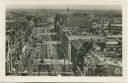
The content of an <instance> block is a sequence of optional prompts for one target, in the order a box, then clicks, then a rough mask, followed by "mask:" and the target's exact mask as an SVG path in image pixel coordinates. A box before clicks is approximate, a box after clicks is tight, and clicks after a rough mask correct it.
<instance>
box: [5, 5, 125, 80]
mask: <svg viewBox="0 0 128 83" xmlns="http://www.w3.org/2000/svg"><path fill="white" fill-rule="evenodd" d="M5 14H6V18H5V33H6V40H5V42H6V46H5V49H6V50H5V75H6V76H54V77H55V76H70V77H72V76H85V78H86V77H90V76H98V77H106V76H108V77H110V76H116V77H118V76H119V77H121V76H122V69H123V66H122V60H123V59H122V56H123V55H122V30H123V27H122V19H123V18H122V7H121V5H33V6H24V5H16V6H14V5H13V6H7V7H6V10H5Z"/></svg>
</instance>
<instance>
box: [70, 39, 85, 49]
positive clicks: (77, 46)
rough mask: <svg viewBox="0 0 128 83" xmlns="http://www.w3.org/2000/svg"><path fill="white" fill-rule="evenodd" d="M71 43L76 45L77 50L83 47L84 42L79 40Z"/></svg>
mask: <svg viewBox="0 0 128 83" xmlns="http://www.w3.org/2000/svg"><path fill="white" fill-rule="evenodd" d="M71 43H72V45H74V47H75V48H76V49H79V48H81V47H82V46H83V43H84V42H81V40H79V39H77V40H72V41H71Z"/></svg>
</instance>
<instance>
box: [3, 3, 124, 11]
mask: <svg viewBox="0 0 128 83" xmlns="http://www.w3.org/2000/svg"><path fill="white" fill-rule="evenodd" d="M6 8H7V9H67V8H69V9H87V10H121V9H122V6H121V5H119V4H106V5H104V4H99V5H98V4H96V5H92V4H91V5H89V4H86V5H80V4H78V5H75V4H73V5H69V4H67V5H66V4H65V5H64V4H63V5H50V4H48V5H8V6H7V7H6Z"/></svg>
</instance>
